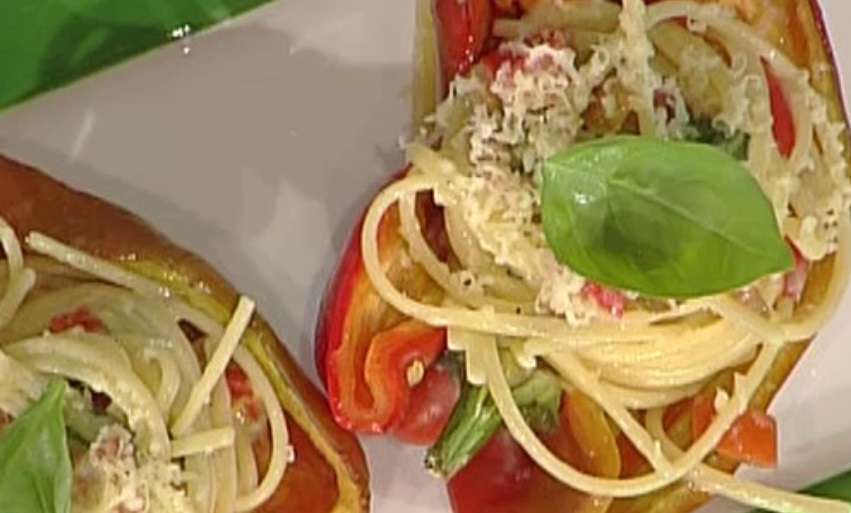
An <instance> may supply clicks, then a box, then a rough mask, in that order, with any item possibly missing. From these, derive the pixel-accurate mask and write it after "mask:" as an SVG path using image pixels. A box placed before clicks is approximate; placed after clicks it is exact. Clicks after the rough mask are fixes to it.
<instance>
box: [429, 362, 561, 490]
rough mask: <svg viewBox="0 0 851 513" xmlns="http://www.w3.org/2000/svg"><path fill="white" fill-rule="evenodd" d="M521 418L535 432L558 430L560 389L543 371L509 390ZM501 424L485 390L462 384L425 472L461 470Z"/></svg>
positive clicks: (451, 473) (436, 472)
mask: <svg viewBox="0 0 851 513" xmlns="http://www.w3.org/2000/svg"><path fill="white" fill-rule="evenodd" d="M512 394H513V395H514V400H515V401H516V402H517V404H518V406H519V407H520V411H521V412H522V413H523V417H524V418H525V419H526V421H527V422H529V424H530V425H531V426H532V429H534V430H535V431H538V432H551V431H553V430H556V429H558V411H559V407H560V405H561V386H560V384H559V381H558V378H556V377H555V376H553V375H552V373H550V372H548V371H545V370H536V371H534V372H533V373H532V374H531V375H530V376H529V378H528V379H527V380H525V381H524V382H523V383H522V384H520V385H518V386H516V387H515V388H513V389H512ZM501 425H502V417H500V415H499V412H498V411H497V409H496V405H495V404H494V402H493V400H492V399H491V397H490V394H489V393H488V390H487V388H486V387H480V386H473V385H465V386H464V389H463V390H462V391H461V398H460V399H459V400H458V404H456V405H455V410H454V411H453V412H452V416H451V417H450V418H449V422H448V423H447V425H446V427H445V428H444V430H443V433H442V434H441V435H440V438H439V439H438V441H437V442H436V443H435V445H434V446H432V447H431V448H430V449H429V451H428V453H427V454H426V460H425V465H426V468H428V470H429V471H430V472H432V473H434V474H436V475H439V476H442V477H449V476H452V475H453V474H455V473H456V472H457V471H459V470H460V469H462V468H463V467H464V466H465V465H466V464H467V463H468V462H469V461H470V460H471V459H472V458H473V456H475V455H476V453H477V452H478V451H479V449H481V448H482V447H483V446H484V445H485V444H486V443H487V441H488V440H490V437H491V436H492V435H493V434H494V433H495V432H496V430H497V429H499V427H500V426H501Z"/></svg>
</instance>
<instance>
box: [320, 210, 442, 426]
mask: <svg viewBox="0 0 851 513" xmlns="http://www.w3.org/2000/svg"><path fill="white" fill-rule="evenodd" d="M419 206H420V209H419V210H420V213H421V215H420V218H421V222H422V223H423V226H424V231H425V233H426V236H427V238H431V239H432V240H435V238H434V237H430V235H435V234H436V233H438V232H439V230H435V228H434V226H435V223H442V216H440V215H439V212H438V211H437V210H436V207H434V205H433V204H431V203H430V202H429V201H425V200H422V201H419ZM399 229H400V219H399V212H398V210H397V209H395V208H393V209H391V210H389V211H388V212H387V214H386V215H385V216H384V218H382V220H381V222H380V226H379V230H378V251H379V260H380V262H381V267H382V270H383V272H385V273H386V274H387V276H388V277H389V278H390V280H391V281H392V282H393V283H394V284H396V286H398V287H400V288H401V289H402V290H403V291H404V292H405V293H406V294H408V295H409V296H410V297H416V298H419V299H421V300H424V301H426V302H436V301H438V300H440V299H441V298H442V295H443V291H442V289H440V288H439V287H438V286H437V285H436V284H434V282H433V281H432V280H431V278H430V277H429V276H428V274H427V273H426V272H425V271H424V270H423V269H422V268H420V267H419V266H418V265H416V264H414V263H413V262H412V261H411V258H410V256H409V255H408V251H407V246H406V244H405V241H404V239H402V237H401V235H400V234H399ZM361 231H362V223H359V224H358V226H357V227H356V228H355V230H354V232H353V233H352V236H351V239H350V241H349V243H348V245H347V247H346V250H345V252H344V255H343V260H342V262H341V264H340V266H339V268H338V270H337V273H336V276H335V278H334V280H333V282H332V284H331V287H330V288H329V290H328V293H327V294H326V296H325V301H324V303H323V306H322V309H321V311H322V314H321V317H320V319H319V325H318V327H317V331H316V362H317V365H318V370H319V374H320V376H321V377H322V379H323V381H324V383H325V388H326V391H327V393H328V398H329V402H330V405H331V411H332V413H333V415H334V418H335V420H336V421H337V422H338V423H339V424H340V425H341V426H343V427H344V428H346V429H349V430H353V431H359V432H364V433H386V432H389V431H391V430H392V428H393V427H395V426H396V425H397V424H398V423H399V422H401V421H402V420H403V418H404V416H405V413H406V410H407V407H408V404H409V402H410V397H411V389H412V384H411V383H408V380H407V379H406V378H407V371H408V369H409V367H410V366H411V365H413V364H415V363H416V364H417V365H422V366H423V367H424V368H428V367H430V366H431V365H432V364H434V362H435V361H436V360H437V359H438V358H439V357H440V355H441V354H442V353H443V351H444V350H445V348H446V332H445V330H444V329H442V328H434V327H431V326H429V325H427V324H425V323H422V322H420V321H417V320H413V319H409V318H406V317H405V316H404V315H402V314H401V313H399V312H398V311H396V310H395V309H393V308H392V307H391V306H390V305H389V304H387V303H386V302H385V301H384V300H383V299H382V298H381V296H380V295H379V294H378V292H377V291H376V290H375V287H374V286H373V285H372V282H371V281H370V279H369V276H368V275H367V273H366V269H365V267H364V264H363V256H362V252H361ZM435 244H436V245H440V244H441V242H440V241H436V242H435Z"/></svg>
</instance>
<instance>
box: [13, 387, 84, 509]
mask: <svg viewBox="0 0 851 513" xmlns="http://www.w3.org/2000/svg"><path fill="white" fill-rule="evenodd" d="M64 397H65V384H64V382H62V381H54V382H52V383H51V384H50V386H49V387H48V388H47V390H46V391H45V392H44V394H43V395H42V397H41V398H40V399H39V400H38V401H37V402H36V403H35V404H34V405H33V406H32V407H30V409H28V410H27V411H26V412H24V413H23V414H22V415H21V416H20V417H18V418H17V419H16V420H15V421H14V422H12V424H10V425H9V426H8V427H7V428H6V429H5V430H4V431H3V432H2V434H0V497H1V498H2V500H0V513H68V512H69V511H70V510H71V459H70V456H69V454H68V443H67V440H66V434H65V422H64V421H63V419H62V406H63V402H64Z"/></svg>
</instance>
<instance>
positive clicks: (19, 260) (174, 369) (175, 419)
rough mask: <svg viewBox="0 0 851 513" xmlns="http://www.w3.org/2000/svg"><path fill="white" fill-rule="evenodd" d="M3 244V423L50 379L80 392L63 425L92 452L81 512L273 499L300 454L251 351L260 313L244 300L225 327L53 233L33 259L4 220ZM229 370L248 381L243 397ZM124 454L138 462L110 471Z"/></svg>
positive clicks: (219, 508)
mask: <svg viewBox="0 0 851 513" xmlns="http://www.w3.org/2000/svg"><path fill="white" fill-rule="evenodd" d="M0 242H2V246H3V251H4V253H5V255H6V260H5V264H6V265H5V269H4V271H5V272H4V273H3V274H2V275H0V278H2V279H0V286H2V289H0V292H2V296H0V411H2V412H5V413H7V414H10V415H12V416H13V417H14V416H17V415H19V414H20V413H22V412H23V411H25V410H26V408H28V407H29V405H30V404H32V402H34V401H35V400H36V399H38V397H39V395H40V393H41V390H42V389H43V388H44V387H45V386H46V384H47V381H48V377H49V376H55V377H60V378H62V379H65V380H67V381H69V382H70V383H72V387H71V388H70V392H69V393H70V394H72V395H73V396H74V397H77V398H78V400H77V401H76V403H75V404H77V405H78V406H79V407H75V408H74V414H73V415H72V414H70V413H66V417H67V418H68V424H69V428H70V429H71V431H72V432H73V433H75V434H76V435H77V436H79V437H80V438H81V439H83V440H84V442H85V443H86V445H87V447H84V448H83V449H79V450H80V454H79V455H77V459H76V461H78V462H80V463H79V465H80V467H79V469H78V470H75V474H74V488H75V490H77V492H75V493H74V494H73V511H75V512H80V513H85V512H87V511H104V509H103V508H105V507H112V508H117V509H114V510H116V511H118V510H120V511H140V512H143V511H157V512H162V513H174V512H185V513H208V512H209V513H212V512H216V513H239V512H250V511H254V510H255V509H256V508H257V507H259V506H260V505H261V504H263V503H264V502H265V501H266V500H267V499H268V498H269V497H271V496H272V494H273V493H274V492H275V490H276V489H277V488H278V485H279V484H280V482H281V480H282V479H283V476H284V474H285V473H286V470H287V465H288V463H289V462H291V461H292V459H293V454H292V450H291V448H290V442H289V434H288V430H287V424H286V418H285V416H284V411H283V408H282V406H281V403H280V401H279V399H278V397H277V395H276V393H275V390H274V388H273V385H272V383H271V382H270V380H269V378H268V377H267V376H266V374H265V372H264V371H263V369H262V367H261V366H260V364H259V363H258V362H257V361H256V359H255V357H254V355H253V354H252V353H251V352H250V351H248V350H247V349H245V348H244V347H242V344H241V341H242V339H243V337H244V335H245V333H246V330H247V329H248V325H249V322H250V320H251V318H252V315H253V312H254V303H253V302H251V301H250V300H249V299H247V298H241V299H240V301H239V304H238V305H237V307H236V310H235V311H234V312H233V315H232V317H231V319H230V322H228V323H227V325H226V326H222V325H221V324H220V323H218V322H216V321H215V320H213V319H211V318H210V317H209V316H208V315H206V314H205V313H204V312H201V311H199V310H197V309H196V308H194V307H193V306H191V305H190V304H188V303H186V302H184V301H183V300H182V299H180V298H179V297H178V296H177V295H176V294H174V293H173V292H172V291H171V290H169V289H168V288H167V287H164V286H161V285H159V284H157V283H155V282H153V281H150V280H148V279H147V278H144V277H142V276H140V275H137V274H135V273H133V272H131V271H128V270H126V269H124V268H122V267H119V266H117V265H114V264H112V263H109V262H106V261H103V260H101V259H99V258H96V257H94V256H92V255H89V254H86V253H83V252H81V251H78V250H76V249H74V248H73V247H70V246H68V245H65V244H63V243H60V242H59V241H56V240H54V239H52V238H50V237H48V236H46V235H43V234H40V233H31V234H29V236H28V237H27V243H28V245H29V250H30V251H31V252H32V253H25V252H24V251H23V248H22V247H21V245H20V244H19V242H18V239H17V237H16V235H15V233H14V232H13V231H12V229H11V228H10V227H9V226H8V225H7V224H6V223H5V221H3V220H2V219H0ZM33 253H35V254H33ZM37 254H40V255H42V256H37ZM41 259H48V261H49V262H51V263H50V264H49V265H46V264H45V262H44V261H42V260H41ZM186 324H189V325H191V326H192V330H193V334H192V336H191V337H190V336H189V335H188V334H187V332H185V330H184V327H185V325H186ZM230 367H235V368H238V369H240V372H241V373H244V375H245V376H246V379H245V382H241V383H237V386H236V388H234V386H230V385H229V381H228V379H227V378H226V370H227V369H229V368H230ZM247 386H248V387H250V389H251V390H252V391H253V392H252V393H253V394H256V398H254V399H253V400H254V401H255V402H254V403H253V404H251V405H250V408H249V409H248V410H247V411H248V412H249V414H244V412H242V410H240V408H242V407H244V406H245V404H243V403H241V402H240V401H245V400H246V399H245V397H244V392H243V395H239V394H237V392H236V391H239V390H244V389H245V387H247ZM95 396H98V397H101V398H102V399H99V400H96V399H94V398H95ZM104 400H106V401H107V402H108V406H107V407H106V408H104V407H103V405H101V406H98V403H102V402H103V401H104ZM267 429H268V432H269V433H270V437H271V447H272V452H271V457H270V460H269V464H268V468H266V469H263V470H262V472H258V469H257V468H256V460H255V457H254V454H253V451H254V449H253V444H254V440H255V438H256V437H257V436H258V434H259V433H263V432H264V431H266V430H267ZM116 444H117V446H119V447H126V448H127V449H126V450H125V452H124V454H125V456H126V455H127V454H130V457H129V458H128V457H124V458H123V459H121V458H119V456H118V455H117V456H116V458H119V459H116V460H114V461H113V460H109V458H108V457H107V458H106V460H107V461H104V456H103V455H104V454H111V452H110V450H109V449H105V448H107V447H115V446H116ZM96 455H99V456H96ZM98 462H99V463H98ZM104 483H106V484H104ZM112 510H113V509H110V511H112Z"/></svg>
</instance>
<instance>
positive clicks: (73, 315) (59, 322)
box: [48, 306, 104, 333]
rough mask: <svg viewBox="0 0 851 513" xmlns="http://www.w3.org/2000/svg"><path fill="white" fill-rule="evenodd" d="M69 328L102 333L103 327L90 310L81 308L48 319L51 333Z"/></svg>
mask: <svg viewBox="0 0 851 513" xmlns="http://www.w3.org/2000/svg"><path fill="white" fill-rule="evenodd" d="M71 328H82V329H83V331H85V332H87V333H96V332H99V331H103V330H104V325H103V322H102V321H101V320H100V319H98V318H97V317H95V315H94V314H93V313H92V312H91V310H89V309H88V308H86V307H84V306H81V307H80V308H78V309H76V310H74V311H73V312H68V313H65V314H61V315H57V316H56V317H54V318H53V319H50V326H49V327H48V329H49V330H50V332H51V333H62V332H63V331H68V330H70V329H71Z"/></svg>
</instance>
